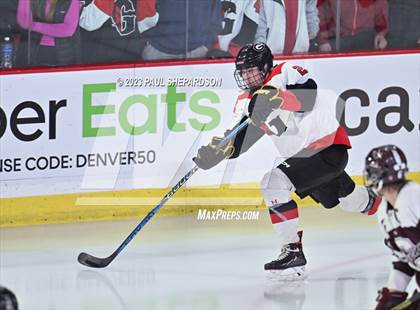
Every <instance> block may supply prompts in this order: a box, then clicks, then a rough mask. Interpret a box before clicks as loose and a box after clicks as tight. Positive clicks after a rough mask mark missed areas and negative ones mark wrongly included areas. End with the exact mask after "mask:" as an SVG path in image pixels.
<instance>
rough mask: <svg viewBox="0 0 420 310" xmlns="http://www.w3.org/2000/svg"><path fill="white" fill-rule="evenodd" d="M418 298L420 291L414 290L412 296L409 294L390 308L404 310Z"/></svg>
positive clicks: (419, 297)
mask: <svg viewBox="0 0 420 310" xmlns="http://www.w3.org/2000/svg"><path fill="white" fill-rule="evenodd" d="M419 300H420V292H417V291H415V292H414V294H413V296H411V297H410V298H408V299H406V300H404V301H403V302H402V303H400V304H398V305H396V306H394V307H392V308H391V310H404V309H407V308H408V307H410V306H412V305H414V304H415V303H416V302H418V301H419Z"/></svg>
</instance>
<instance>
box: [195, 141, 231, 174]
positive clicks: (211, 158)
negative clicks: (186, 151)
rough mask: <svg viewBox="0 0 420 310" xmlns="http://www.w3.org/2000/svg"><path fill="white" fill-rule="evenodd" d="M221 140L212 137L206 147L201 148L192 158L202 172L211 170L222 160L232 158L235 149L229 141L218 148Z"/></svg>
mask: <svg viewBox="0 0 420 310" xmlns="http://www.w3.org/2000/svg"><path fill="white" fill-rule="evenodd" d="M222 140H223V138H221V137H213V139H212V140H211V142H210V143H209V144H208V145H205V146H202V147H200V148H199V150H198V154H197V156H196V157H194V158H193V161H194V162H195V163H196V164H197V166H198V167H200V168H201V169H204V170H208V169H210V168H213V167H214V166H216V165H217V164H218V163H220V162H221V161H222V160H223V159H225V158H228V157H230V156H232V154H233V152H234V151H235V148H234V146H233V143H232V142H231V141H230V142H229V143H227V144H225V145H224V146H222V147H218V145H219V143H220V142H221V141H222Z"/></svg>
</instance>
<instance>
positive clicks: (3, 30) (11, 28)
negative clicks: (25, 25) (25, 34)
mask: <svg viewBox="0 0 420 310" xmlns="http://www.w3.org/2000/svg"><path fill="white" fill-rule="evenodd" d="M17 5H18V2H17V0H8V1H0V46H1V44H2V43H3V42H4V41H5V39H6V38H8V40H11V41H12V44H13V51H12V54H13V56H12V59H13V60H12V62H13V65H12V66H14V65H15V64H16V63H15V57H16V49H17V47H18V45H19V41H20V27H19V26H18V25H17V21H16V14H17ZM3 57H4V55H3V50H0V68H2V66H3V59H2V58H3Z"/></svg>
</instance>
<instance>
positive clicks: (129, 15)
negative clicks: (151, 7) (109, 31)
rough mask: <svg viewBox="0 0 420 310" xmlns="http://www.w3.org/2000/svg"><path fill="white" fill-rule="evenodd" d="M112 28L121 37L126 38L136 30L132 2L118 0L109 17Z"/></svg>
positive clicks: (134, 11) (134, 10) (134, 9)
mask: <svg viewBox="0 0 420 310" xmlns="http://www.w3.org/2000/svg"><path fill="white" fill-rule="evenodd" d="M111 19H112V26H113V27H114V28H115V29H116V30H117V31H118V33H119V34H120V35H121V36H128V35H130V34H131V33H133V32H134V31H135V30H136V8H135V6H134V3H133V0H118V1H116V2H115V4H114V10H113V13H112V16H111Z"/></svg>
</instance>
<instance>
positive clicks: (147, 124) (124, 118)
mask: <svg viewBox="0 0 420 310" xmlns="http://www.w3.org/2000/svg"><path fill="white" fill-rule="evenodd" d="M115 91H116V83H109V84H86V85H84V86H83V137H85V138H87V137H101V136H102V137H103V136H115V134H116V125H117V124H115V126H108V127H105V126H104V127H93V125H92V119H93V117H94V116H97V115H109V114H117V115H118V123H119V125H120V126H121V128H122V130H123V131H124V132H126V133H127V134H130V135H142V134H145V133H149V134H154V133H156V132H157V123H158V121H157V117H158V115H157V114H158V113H157V111H158V104H159V103H164V104H167V114H168V117H167V126H168V128H169V129H170V130H171V131H174V132H184V131H186V130H187V123H181V122H178V121H177V114H176V107H177V104H186V103H187V94H186V93H184V92H177V91H176V86H174V85H170V86H168V87H167V89H166V93H164V94H161V95H160V96H159V95H157V94H149V95H147V96H146V95H142V94H135V95H131V96H129V97H127V98H126V99H125V100H124V101H123V102H122V103H121V105H119V108H118V110H117V107H116V105H114V104H106V105H105V104H102V105H101V104H99V103H97V102H95V104H93V102H92V95H93V94H96V93H112V92H115ZM202 101H206V102H210V103H211V104H218V103H220V98H219V96H218V95H217V94H216V93H215V92H213V91H209V90H200V91H196V92H194V93H193V94H192V95H191V97H190V98H189V101H188V105H189V108H190V110H191V111H192V112H194V113H196V114H198V115H201V116H205V117H207V118H210V121H209V122H201V121H199V120H198V119H197V118H189V119H188V123H189V126H191V128H193V129H195V130H198V131H201V130H205V131H209V130H212V129H214V128H216V127H217V126H218V125H219V124H220V113H219V111H218V110H217V109H215V108H213V107H209V106H208V105H201V104H200V102H202ZM135 105H143V106H144V107H146V109H147V113H148V115H147V118H146V121H144V122H143V123H142V124H133V123H132V122H130V120H129V118H128V116H129V113H130V108H132V107H134V106H135Z"/></svg>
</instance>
